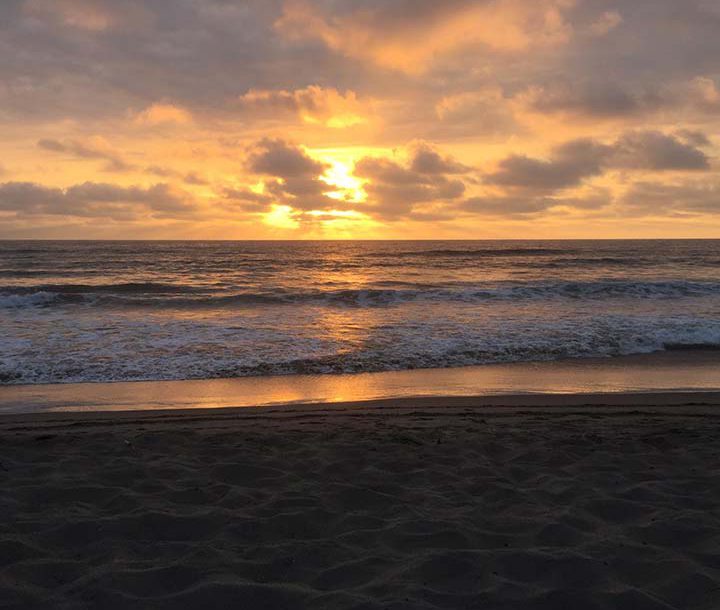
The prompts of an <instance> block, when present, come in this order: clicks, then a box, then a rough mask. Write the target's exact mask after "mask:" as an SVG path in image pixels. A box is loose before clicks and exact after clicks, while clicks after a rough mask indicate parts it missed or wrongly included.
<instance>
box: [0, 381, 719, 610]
mask: <svg viewBox="0 0 720 610" xmlns="http://www.w3.org/2000/svg"><path fill="white" fill-rule="evenodd" d="M719 424H720V395H718V394H717V393H686V394H680V393H675V394H658V393H655V394H612V395H565V396H527V395H526V396H503V397H485V398H458V397H455V398H446V399H443V398H441V397H435V398H427V399H413V398H408V399H405V400H397V401H392V400H385V401H376V402H366V403H355V404H338V405H327V404H325V405H303V406H295V407H282V408H261V409H260V408H258V409H254V408H244V409H216V410H202V411H198V410H194V411H163V412H157V411H155V412H151V411H145V412H122V413H40V414H14V415H4V416H2V417H0V482H1V484H0V497H1V499H0V600H1V601H0V605H2V606H3V607H10V608H197V607H204V608H208V609H209V608H231V607H237V608H368V609H370V608H378V609H379V608H393V609H398V608H408V609H409V608H493V609H495V608H523V609H534V608H546V609H558V608H573V609H576V608H582V609H589V610H592V609H595V608H598V609H611V608H612V609H618V608H627V609H655V608H657V609H667V608H678V609H683V610H685V609H691V608H692V609H699V610H700V609H705V610H710V609H715V608H718V607H720V427H718V425H719Z"/></svg>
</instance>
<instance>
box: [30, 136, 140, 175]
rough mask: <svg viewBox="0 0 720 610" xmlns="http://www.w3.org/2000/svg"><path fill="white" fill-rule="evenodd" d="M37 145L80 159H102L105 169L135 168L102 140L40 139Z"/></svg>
mask: <svg viewBox="0 0 720 610" xmlns="http://www.w3.org/2000/svg"><path fill="white" fill-rule="evenodd" d="M37 145H38V147H39V148H42V149H43V150H47V151H50V152H56V153H62V154H66V155H69V156H71V157H76V158H78V159H100V160H103V161H106V164H105V168H104V169H105V171H108V172H127V171H130V170H133V169H135V166H134V165H132V164H130V163H128V162H127V161H125V160H124V159H123V158H122V156H121V155H120V154H118V153H117V152H115V151H113V150H112V149H110V148H109V147H108V146H107V144H106V143H104V142H103V141H102V140H97V141H96V142H94V143H90V144H84V143H82V142H78V141H77V140H65V141H62V142H61V141H59V140H52V139H42V140H38V142H37Z"/></svg>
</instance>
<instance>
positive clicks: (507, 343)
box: [0, 324, 720, 385]
mask: <svg viewBox="0 0 720 610" xmlns="http://www.w3.org/2000/svg"><path fill="white" fill-rule="evenodd" d="M195 340H196V341H198V345H195V341H194V340H193V337H187V336H184V337H178V338H177V342H178V343H177V349H176V351H162V352H161V353H154V354H150V353H149V352H147V351H145V352H142V351H135V350H131V349H130V350H128V351H127V352H125V353H117V352H116V351H115V349H116V348H115V346H112V348H111V349H112V350H113V351H112V353H109V352H106V351H104V350H98V351H97V352H96V353H92V354H90V353H77V354H75V355H72V354H67V355H66V357H64V358H63V359H62V360H60V361H58V360H57V359H56V358H54V357H49V356H46V355H45V352H43V351H40V352H38V354H37V355H36V356H35V357H34V358H32V359H29V360H28V359H25V360H24V361H21V360H19V359H14V360H11V359H5V360H3V359H2V358H0V385H15V384H42V383H80V382H109V381H151V380H178V379H212V378H232V377H260V376H282V375H322V374H355V373H369V372H382V371H399V370H413V369H437V368H453V367H460V366H474V365H483V364H496V363H509V362H540V361H549V360H560V359H568V358H598V357H617V356H623V355H630V354H643V353H651V352H657V351H663V350H666V351H681V350H698V349H700V350H713V351H720V328H718V327H717V325H714V326H713V325H710V326H703V325H695V326H694V327H692V325H678V326H676V327H675V328H673V329H667V328H665V327H663V325H662V324H658V325H657V326H656V327H654V328H645V329H643V330H642V332H637V333H635V334H632V333H631V334H626V333H625V332H624V331H623V330H622V329H621V328H620V327H616V328H615V329H614V331H609V330H607V329H606V330H605V331H603V332H594V333H590V334H589V335H588V336H586V337H585V338H584V339H583V340H575V341H568V340H567V337H566V336H565V335H564V334H561V335H556V336H548V335H546V336H542V335H535V336H515V337H514V338H512V339H510V340H508V339H506V338H503V337H494V338H492V339H490V340H476V341H475V342H469V343H466V344H464V345H458V346H455V347H452V348H449V349H442V348H441V347H439V342H438V341H436V340H428V341H427V342H424V343H421V344H416V345H412V346H410V345H409V344H404V343H402V342H401V343H397V344H393V345H388V346H386V347H385V348H380V347H378V348H371V349H368V348H366V347H361V348H359V349H356V350H348V351H339V352H336V353H330V354H311V353H309V354H308V355H307V356H302V357H278V358H276V359H273V358H272V356H270V355H269V354H265V355H262V354H258V350H256V349H253V350H250V351H249V352H248V354H247V355H246V356H244V357H243V356H238V355H237V354H235V355H228V354H224V353H223V350H222V346H221V345H217V346H215V347H214V348H213V357H212V358H208V357H203V354H205V356H206V353H205V352H203V349H204V342H203V341H201V340H200V339H198V338H197V337H195ZM305 348H306V350H307V351H308V352H311V351H312V348H311V344H310V343H308V344H307V345H306V346H305ZM300 351H301V352H302V351H305V350H300ZM251 354H252V355H251ZM277 354H278V355H279V354H280V352H277Z"/></svg>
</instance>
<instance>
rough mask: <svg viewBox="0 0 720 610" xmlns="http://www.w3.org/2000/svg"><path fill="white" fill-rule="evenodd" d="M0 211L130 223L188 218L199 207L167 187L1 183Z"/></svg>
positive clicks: (163, 185) (161, 185) (23, 214)
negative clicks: (150, 218)
mask: <svg viewBox="0 0 720 610" xmlns="http://www.w3.org/2000/svg"><path fill="white" fill-rule="evenodd" d="M0 210H2V211H5V212H15V213H16V214H17V215H19V216H26V215H52V216H83V217H98V218H112V219H115V220H131V219H136V218H138V217H141V216H143V215H151V216H153V217H159V218H176V217H187V216H189V215H192V214H193V213H194V212H195V211H196V210H197V206H196V205H195V203H194V202H193V201H192V200H191V199H190V198H189V197H188V195H187V194H186V193H184V192H182V191H178V190H177V189H174V188H172V187H171V186H169V185H167V184H156V185H154V186H151V187H148V188H143V187H139V186H131V187H122V186H117V185H114V184H104V183H96V182H85V183H83V184H77V185H74V186H70V187H68V188H65V189H61V188H53V187H46V186H43V185H40V184H35V183H33V182H6V183H3V184H0Z"/></svg>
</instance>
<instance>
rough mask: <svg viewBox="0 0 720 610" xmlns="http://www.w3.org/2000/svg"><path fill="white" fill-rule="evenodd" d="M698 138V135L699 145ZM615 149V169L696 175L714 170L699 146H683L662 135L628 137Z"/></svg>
mask: <svg viewBox="0 0 720 610" xmlns="http://www.w3.org/2000/svg"><path fill="white" fill-rule="evenodd" d="M697 138H698V134H695V140H696V141H697ZM706 141H707V139H706ZM614 149H615V150H614V155H613V159H612V165H613V166H614V167H619V168H623V169H645V170H651V171H696V170H707V169H709V168H710V161H709V159H708V157H707V155H706V154H705V153H704V152H703V151H701V150H700V149H698V148H697V147H696V145H695V144H693V143H686V142H681V141H680V140H678V138H677V137H675V136H671V135H666V134H664V133H661V132H659V131H642V132H632V133H628V134H625V135H624V136H622V137H621V138H620V139H619V140H618V141H617V142H616V144H615V146H614Z"/></svg>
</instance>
